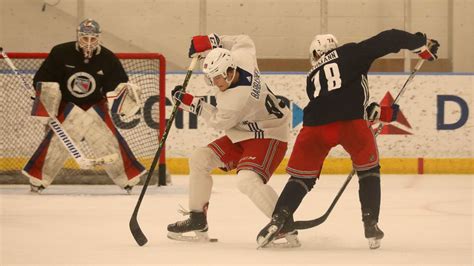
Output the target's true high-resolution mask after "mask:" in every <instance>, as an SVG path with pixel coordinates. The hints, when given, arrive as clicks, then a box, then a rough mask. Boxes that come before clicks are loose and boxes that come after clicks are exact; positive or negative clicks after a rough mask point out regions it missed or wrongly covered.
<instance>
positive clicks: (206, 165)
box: [168, 34, 299, 245]
mask: <svg viewBox="0 0 474 266" xmlns="http://www.w3.org/2000/svg"><path fill="white" fill-rule="evenodd" d="M189 56H190V57H194V56H202V57H204V56H205V60H204V62H203V66H202V68H203V69H202V70H203V72H204V74H205V78H206V80H207V81H208V82H209V84H210V85H213V86H215V87H216V89H217V90H216V102H217V105H216V106H213V105H211V104H209V103H206V102H205V101H203V100H202V99H201V98H198V97H193V96H192V95H191V94H189V93H185V92H183V90H182V87H181V86H177V87H176V88H175V89H174V90H173V99H174V100H175V101H179V102H180V107H181V108H182V109H183V110H185V111H188V112H192V113H194V114H196V115H198V116H200V117H202V118H203V119H204V120H205V121H206V122H207V124H208V125H209V126H210V127H213V128H215V129H218V130H224V131H225V135H224V136H223V137H221V138H219V139H217V140H214V141H213V142H211V143H210V144H208V145H207V146H206V147H201V148H198V149H197V150H196V151H194V153H193V154H192V155H191V158H190V160H189V168H190V181H189V182H190V188H189V209H190V211H189V212H188V214H189V215H190V217H189V219H187V220H184V221H178V222H176V223H174V224H170V225H168V232H169V233H168V237H169V238H171V239H175V240H194V241H196V240H201V241H202V240H208V236H207V230H208V225H207V208H208V204H209V199H210V197H211V189H212V177H211V171H212V170H213V169H214V168H218V167H219V168H221V169H226V170H232V169H237V176H238V181H237V187H238V189H239V190H240V191H241V192H242V193H244V194H245V195H247V196H248V197H249V198H250V200H251V201H252V202H253V203H254V204H255V205H256V206H257V207H258V208H259V209H260V210H261V211H262V212H263V213H264V214H265V215H266V216H267V217H270V216H271V214H272V210H273V208H274V207H275V204H276V200H277V198H278V196H277V193H276V192H275V191H274V190H273V188H272V187H270V186H268V185H267V184H266V183H267V182H268V180H269V179H270V177H271V175H272V174H273V172H274V171H275V170H276V168H277V166H278V165H279V164H280V162H281V161H282V159H283V158H284V156H285V153H286V150H287V142H288V137H289V130H290V123H289V121H290V117H291V114H290V110H289V108H288V107H287V106H286V105H285V104H284V103H283V101H281V100H279V99H278V98H277V97H276V96H275V95H274V94H273V93H272V92H271V91H270V89H269V88H268V86H267V84H266V83H265V82H264V81H263V80H262V77H261V75H260V71H259V69H258V66H257V58H256V53H255V45H254V43H253V41H252V40H251V39H250V38H249V37H248V36H246V35H237V36H220V37H219V36H217V35H216V34H210V35H209V36H195V37H193V40H192V42H191V48H190V52H189ZM187 232H194V233H195V236H185V235H183V234H184V233H187ZM285 237H286V238H287V240H288V242H287V244H289V245H299V242H298V239H297V237H296V232H292V233H291V234H288V235H286V236H285Z"/></svg>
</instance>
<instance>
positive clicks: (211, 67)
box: [202, 48, 237, 85]
mask: <svg viewBox="0 0 474 266" xmlns="http://www.w3.org/2000/svg"><path fill="white" fill-rule="evenodd" d="M229 68H231V69H233V70H234V75H235V71H236V68H237V65H236V64H235V62H234V59H233V58H232V54H231V53H230V51H229V50H227V49H224V48H214V49H212V50H211V51H210V52H209V54H207V56H206V59H204V62H203V65H202V71H203V72H204V74H205V75H204V76H205V79H206V82H207V83H208V84H211V85H214V82H213V79H214V78H215V77H217V76H219V75H222V77H223V78H224V79H225V80H226V82H227V84H230V83H231V81H228V80H227V70H228V69H229Z"/></svg>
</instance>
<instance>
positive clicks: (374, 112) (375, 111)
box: [365, 102, 380, 122]
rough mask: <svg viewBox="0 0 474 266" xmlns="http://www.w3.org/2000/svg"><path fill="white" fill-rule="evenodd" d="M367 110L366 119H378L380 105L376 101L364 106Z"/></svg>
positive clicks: (371, 120)
mask: <svg viewBox="0 0 474 266" xmlns="http://www.w3.org/2000/svg"><path fill="white" fill-rule="evenodd" d="M365 110H366V112H367V120H369V121H370V122H377V121H379V119H380V105H379V104H378V103H376V102H373V103H371V104H369V106H367V108H365Z"/></svg>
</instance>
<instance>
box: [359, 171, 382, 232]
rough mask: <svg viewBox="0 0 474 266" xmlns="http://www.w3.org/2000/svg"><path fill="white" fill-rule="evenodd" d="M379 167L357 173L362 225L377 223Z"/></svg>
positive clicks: (378, 210)
mask: <svg viewBox="0 0 474 266" xmlns="http://www.w3.org/2000/svg"><path fill="white" fill-rule="evenodd" d="M379 169H380V167H378V166H377V167H376V169H370V170H367V171H361V172H357V173H358V175H359V200H360V205H361V210H362V221H364V223H374V222H375V223H377V222H378V220H379V212H380V194H381V192H380V172H379Z"/></svg>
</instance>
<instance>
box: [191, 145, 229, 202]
mask: <svg viewBox="0 0 474 266" xmlns="http://www.w3.org/2000/svg"><path fill="white" fill-rule="evenodd" d="M217 167H224V163H222V161H221V160H220V159H219V157H218V156H217V155H216V154H215V153H214V152H213V151H212V150H211V149H210V148H208V147H200V148H197V149H196V150H195V151H194V152H193V154H192V155H191V157H190V158H189V209H190V210H191V211H202V209H203V206H205V205H206V204H207V203H208V202H209V199H210V198H211V190H212V184H213V180H212V177H211V171H212V170H213V169H214V168H217Z"/></svg>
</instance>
